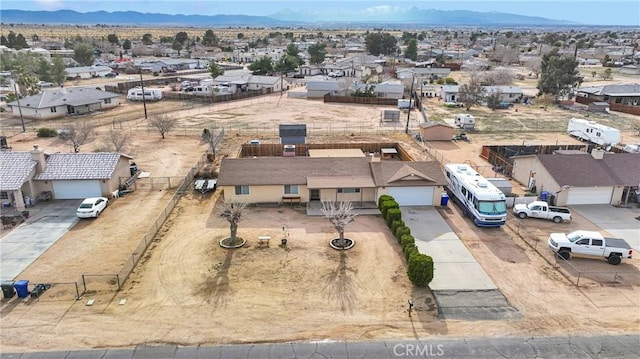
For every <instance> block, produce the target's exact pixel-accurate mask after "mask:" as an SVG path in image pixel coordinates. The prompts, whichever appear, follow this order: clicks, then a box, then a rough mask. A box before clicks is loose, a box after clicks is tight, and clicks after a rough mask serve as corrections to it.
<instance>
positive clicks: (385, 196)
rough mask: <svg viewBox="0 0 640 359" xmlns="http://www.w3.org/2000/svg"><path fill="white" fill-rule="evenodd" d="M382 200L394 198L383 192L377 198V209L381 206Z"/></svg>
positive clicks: (392, 199)
mask: <svg viewBox="0 0 640 359" xmlns="http://www.w3.org/2000/svg"><path fill="white" fill-rule="evenodd" d="M384 201H395V199H394V198H393V197H391V196H389V195H388V194H383V195H382V196H380V198H378V209H381V208H382V202H384Z"/></svg>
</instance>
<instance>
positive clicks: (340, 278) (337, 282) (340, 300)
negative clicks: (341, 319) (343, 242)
mask: <svg viewBox="0 0 640 359" xmlns="http://www.w3.org/2000/svg"><path fill="white" fill-rule="evenodd" d="M346 258H347V255H346V253H345V252H344V251H341V252H340V262H339V263H338V266H337V267H336V269H335V270H332V271H330V272H329V273H327V274H325V275H323V276H322V278H323V279H324V287H323V289H322V295H323V296H324V297H325V298H326V299H328V300H329V301H330V302H332V303H333V304H335V305H338V306H339V307H340V310H341V311H342V312H351V311H352V310H353V305H354V304H355V302H356V300H357V299H358V296H357V294H356V289H357V283H356V282H355V280H354V278H353V274H354V273H355V271H354V270H353V269H351V268H348V267H347V260H346Z"/></svg>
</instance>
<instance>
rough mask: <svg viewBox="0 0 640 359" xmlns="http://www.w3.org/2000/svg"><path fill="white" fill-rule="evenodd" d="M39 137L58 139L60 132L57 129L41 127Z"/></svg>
mask: <svg viewBox="0 0 640 359" xmlns="http://www.w3.org/2000/svg"><path fill="white" fill-rule="evenodd" d="M37 136H38V137H57V136H58V131H57V130H56V129H55V128H46V127H40V128H39V129H38V132H37Z"/></svg>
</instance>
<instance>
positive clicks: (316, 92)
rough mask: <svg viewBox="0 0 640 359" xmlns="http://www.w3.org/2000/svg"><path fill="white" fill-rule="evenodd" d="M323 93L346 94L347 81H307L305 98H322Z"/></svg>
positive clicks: (332, 94)
mask: <svg viewBox="0 0 640 359" xmlns="http://www.w3.org/2000/svg"><path fill="white" fill-rule="evenodd" d="M324 95H331V96H346V95H347V83H346V82H345V81H342V80H312V81H309V82H307V98H323V97H324Z"/></svg>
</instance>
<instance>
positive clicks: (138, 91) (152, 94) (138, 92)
mask: <svg viewBox="0 0 640 359" xmlns="http://www.w3.org/2000/svg"><path fill="white" fill-rule="evenodd" d="M161 99H162V90H160V89H153V88H145V89H144V95H143V93H142V88H140V87H134V88H132V89H130V90H129V91H127V100H129V101H158V100H161Z"/></svg>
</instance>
